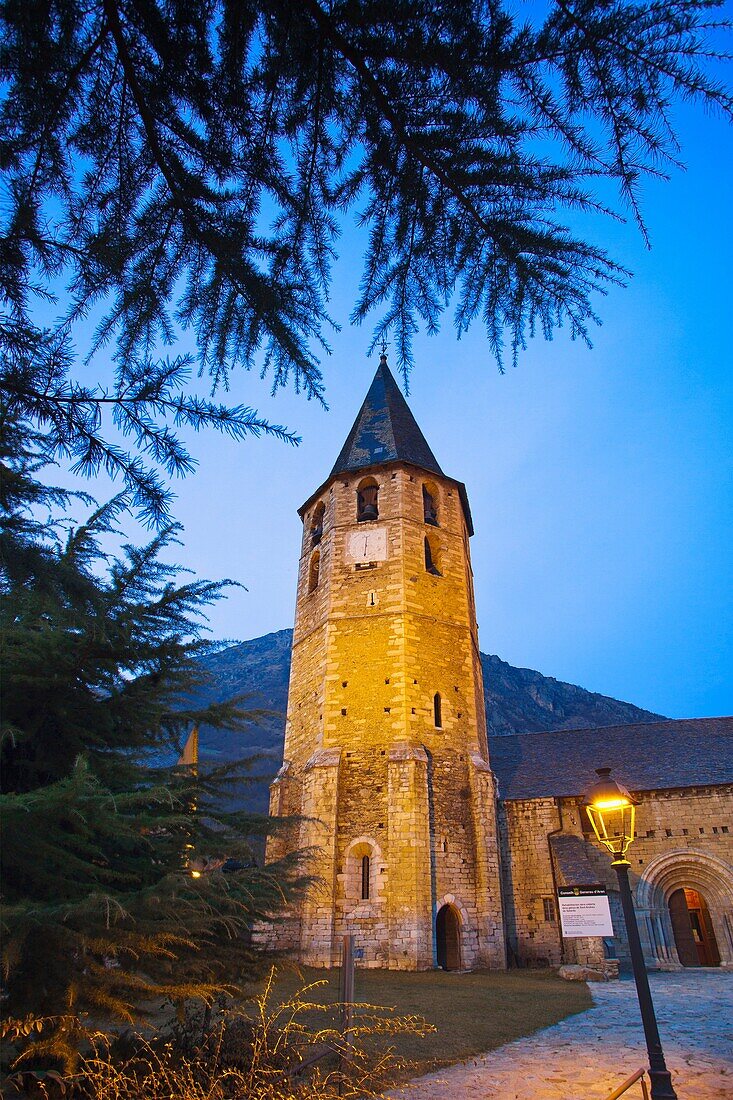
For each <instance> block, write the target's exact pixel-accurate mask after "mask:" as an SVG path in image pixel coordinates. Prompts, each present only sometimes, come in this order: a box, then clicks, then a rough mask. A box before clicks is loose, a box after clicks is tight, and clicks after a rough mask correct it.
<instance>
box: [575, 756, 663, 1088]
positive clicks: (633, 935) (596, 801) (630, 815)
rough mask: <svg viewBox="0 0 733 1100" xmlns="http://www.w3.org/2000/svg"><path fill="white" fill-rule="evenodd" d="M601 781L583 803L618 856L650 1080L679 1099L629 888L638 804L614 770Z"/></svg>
mask: <svg viewBox="0 0 733 1100" xmlns="http://www.w3.org/2000/svg"><path fill="white" fill-rule="evenodd" d="M596 775H597V776H598V780H597V781H596V782H595V783H594V784H593V786H592V787H590V788H589V789H588V790H587V791H586V792H585V795H584V797H583V802H584V805H585V808H586V811H587V813H588V817H589V818H590V823H591V825H592V826H593V831H594V833H595V834H596V836H597V837H598V839H599V840H600V842H601V844H603V845H604V847H606V848H608V850H609V852H610V853H611V855H612V856H613V857H614V860H613V864H612V866H613V867H615V868H616V874H617V875H618V885H619V891H620V893H621V905H622V908H623V911H624V921H625V922H626V933H627V935H628V938H629V950H630V952H631V965H632V967H633V970H634V981H635V982H636V992H637V995H638V997H639V1008H640V1010H641V1022H642V1024H643V1026H644V1037H645V1039H646V1048H647V1051H648V1052H649V1079H650V1081H651V1086H652V1100H676V1097H677V1093H676V1092H675V1091H674V1088H673V1086H672V1078H671V1076H670V1073H669V1070H668V1069H667V1066H666V1063H665V1061H664V1051H663V1050H662V1043H661V1040H660V1038H659V1028H658V1027H657V1018H656V1016H655V1014H654V1005H653V1003H652V995H651V992H650V990H649V979H648V977H647V973H646V966H645V965H644V955H643V953H642V950H641V940H640V939H639V928H638V925H637V923H636V914H635V912H634V902H633V899H632V897H631V886H630V885H629V867H630V863H629V861H628V860H627V859H626V850H627V848H628V847H629V844H631V842H632V840H633V839H634V816H635V813H636V803H635V802H634V799H633V798H632V797H631V795H630V794H629V792H628V791H627V790H626V788H625V787H624V786H622V785H621V783H618V782H617V781H616V780H615V779H611V769H610V768H598V769H597V770H596Z"/></svg>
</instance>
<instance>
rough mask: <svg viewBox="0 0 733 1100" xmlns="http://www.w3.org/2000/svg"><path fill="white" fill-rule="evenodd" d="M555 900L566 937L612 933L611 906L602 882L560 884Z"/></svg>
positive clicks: (609, 934)
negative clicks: (575, 884)
mask: <svg viewBox="0 0 733 1100" xmlns="http://www.w3.org/2000/svg"><path fill="white" fill-rule="evenodd" d="M557 903H558V908H559V910H560V926H561V928H562V934H563V936H564V937H565V939H573V938H575V937H578V936H612V935H613V924H612V923H611V909H610V906H609V904H608V894H607V893H606V887H605V886H604V885H603V883H599V882H594V883H590V884H589V885H583V886H559V887H558V890H557Z"/></svg>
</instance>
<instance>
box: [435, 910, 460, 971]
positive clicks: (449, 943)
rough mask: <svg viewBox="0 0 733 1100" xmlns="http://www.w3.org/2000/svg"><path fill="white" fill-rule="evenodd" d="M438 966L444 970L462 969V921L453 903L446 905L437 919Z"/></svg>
mask: <svg viewBox="0 0 733 1100" xmlns="http://www.w3.org/2000/svg"><path fill="white" fill-rule="evenodd" d="M435 938H436V945H437V956H438V966H440V967H442V969H443V970H460V969H461V923H460V920H459V917H458V913H457V912H456V910H455V909H454V908H453V906H452V905H444V906H443V908H442V909H440V910H439V912H438V916H437V918H436V921H435Z"/></svg>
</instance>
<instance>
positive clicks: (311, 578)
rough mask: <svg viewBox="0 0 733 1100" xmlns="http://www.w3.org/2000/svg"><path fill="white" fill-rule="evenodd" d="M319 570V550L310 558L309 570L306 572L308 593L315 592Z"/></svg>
mask: <svg viewBox="0 0 733 1100" xmlns="http://www.w3.org/2000/svg"><path fill="white" fill-rule="evenodd" d="M320 570H321V553H320V550H316V551H315V553H314V554H313V557H312V558H311V563H310V569H309V571H308V591H309V592H315V590H316V589H317V588H318V576H319V573H320Z"/></svg>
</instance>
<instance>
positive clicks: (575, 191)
mask: <svg viewBox="0 0 733 1100" xmlns="http://www.w3.org/2000/svg"><path fill="white" fill-rule="evenodd" d="M716 6H718V2H717V0H664V2H662V0H651V2H650V0H636V2H633V0H548V2H547V3H546V4H538V5H534V6H529V10H530V13H531V17H530V16H526V15H524V14H520V13H519V12H517V11H516V10H515V7H514V5H512V4H510V3H508V2H502V0H437V2H436V0H390V2H389V3H385V2H384V0H358V2H356V0H337V2H333V3H329V4H324V3H322V2H320V0H265V2H262V0H257V2H253V0H213V2H212V0H144V2H143V0H86V2H85V3H81V2H80V0H5V3H4V4H3V14H4V19H5V38H4V46H3V49H2V55H1V58H2V60H1V66H2V74H3V78H4V80H5V81H6V85H5V97H4V103H3V108H2V133H3V138H2V145H1V146H0V163H1V164H2V167H3V170H4V172H5V175H6V180H7V196H8V197H7V202H6V203H5V208H4V213H3V218H2V233H3V237H2V244H1V246H0V286H1V287H2V293H3V295H4V297H5V300H6V303H7V309H8V327H7V328H6V331H5V345H4V355H5V365H4V381H3V384H4V385H5V386H6V387H7V389H8V391H9V393H10V394H11V395H12V397H13V399H14V400H16V401H17V402H19V403H21V404H22V405H23V407H24V408H25V410H27V412H28V414H29V415H31V416H33V417H34V418H35V420H36V422H37V423H38V424H39V425H42V426H43V427H44V428H45V430H46V431H47V432H48V434H49V445H50V446H52V447H53V448H55V449H56V451H60V452H62V453H65V454H67V455H70V456H71V457H72V459H73V461H74V462H75V464H76V467H77V468H78V469H80V470H82V471H84V472H88V471H90V470H91V471H93V470H95V469H97V468H99V466H100V465H101V466H105V467H106V468H107V469H108V470H109V471H110V472H111V473H116V472H121V473H122V474H123V475H124V476H125V477H126V478H127V481H128V485H129V486H130V488H131V489H132V492H133V494H134V497H135V503H136V505H137V506H138V507H140V508H141V509H142V510H147V511H148V513H149V515H150V516H151V517H152V519H153V520H154V521H155V522H161V521H163V520H164V519H165V515H166V508H167V497H166V490H165V487H164V486H163V485H162V483H161V481H160V478H159V476H157V475H156V469H160V468H163V469H164V470H166V471H167V472H168V473H172V472H185V470H186V468H187V466H188V465H189V464H190V461H191V460H190V457H189V455H188V454H187V452H186V449H185V447H184V446H183V445H182V443H181V441H180V439H179V438H178V437H177V435H176V432H175V428H176V426H181V425H193V426H194V427H197V428H198V427H204V426H207V425H211V426H214V427H218V428H220V429H223V430H225V431H229V432H232V433H234V434H236V435H245V434H247V433H248V432H251V431H257V430H265V431H266V430H275V431H277V432H279V434H287V433H284V431H283V429H277V428H276V429H271V427H270V426H269V425H266V424H265V423H264V422H263V421H261V420H260V419H259V418H258V417H257V416H256V414H255V413H254V412H253V411H252V410H251V409H246V408H242V407H237V408H233V409H227V408H226V406H223V405H221V404H219V403H217V402H216V401H215V400H212V399H210V398H206V399H203V398H197V397H195V396H193V394H192V393H191V392H190V386H189V375H190V372H191V370H192V369H193V370H198V372H199V373H200V374H201V375H203V377H205V378H209V379H210V383H211V385H212V387H213V389H214V391H217V390H221V389H225V388H226V386H227V384H228V381H229V379H230V376H231V373H232V371H234V370H235V369H236V368H237V367H244V368H247V369H249V368H251V367H253V366H256V367H257V368H258V369H259V370H261V371H263V372H270V377H271V381H272V384H273V386H274V387H278V386H283V385H286V384H287V383H288V382H292V383H293V384H294V385H295V386H296V387H297V388H302V389H303V390H304V391H305V392H306V394H307V395H308V396H309V397H314V398H316V399H320V400H322V399H323V385H322V377H321V373H320V369H319V361H318V355H317V349H319V347H320V349H321V350H322V349H324V348H326V347H327V335H328V329H329V325H330V324H331V323H332V322H331V319H330V318H329V314H328V292H329V287H330V283H331V278H332V264H333V261H334V259H335V256H336V245H337V239H338V235H339V231H340V228H341V226H342V224H343V218H344V215H345V214H346V213H348V212H352V213H355V214H356V216H357V219H358V221H359V222H360V224H361V225H362V227H363V228H364V230H365V233H366V241H367V243H366V246H365V254H364V268H363V278H362V282H361V289H360V293H359V297H358V300H357V302H356V304H355V306H354V311H353V315H352V320H354V321H362V320H364V319H365V318H366V317H367V316H368V315H369V314H371V313H374V314H375V317H376V330H375V340H376V339H379V338H380V337H382V336H383V335H385V334H386V333H389V332H391V333H392V334H393V335H394V336H395V338H396V343H397V348H398V358H399V363H400V366H401V368H402V369H403V371H404V372H405V374H406V373H407V371H408V369H409V366H410V363H411V354H412V353H411V341H412V338H413V336H414V333H415V331H416V329H417V327H418V325H420V324H423V325H425V326H426V327H427V328H428V330H431V331H434V330H435V329H436V328H437V326H438V324H439V321H440V318H441V316H442V314H443V312H444V311H445V310H446V309H447V308H448V307H449V306H451V307H452V308H453V310H454V313H453V316H454V321H455V325H456V327H457V330H458V332H459V333H461V332H464V331H465V330H466V329H467V327H468V326H469V325H470V324H472V323H473V322H474V321H477V320H478V321H480V322H482V323H483V324H484V325H485V327H486V331H487V335H488V339H489V343H490V345H491V347H492V349H493V351H494V353H495V355H496V356H497V357H498V358H499V360H500V361H501V357H502V353H503V349H504V346H505V343H507V342H508V346H509V349H510V351H511V353H512V354H513V355H515V356H516V353H517V350H518V349H519V348H520V347H521V346H522V345H523V344H524V342H525V340H526V338H527V336H528V334H530V333H533V332H534V331H535V330H537V329H539V330H541V331H542V332H543V333H544V334H545V336H548V337H549V336H550V335H551V334H552V332H553V330H554V329H555V328H556V327H557V326H559V325H567V326H568V327H569V329H570V331H571V333H572V335H573V336H579V337H582V338H587V335H588V326H589V323H590V322H591V321H592V320H593V318H594V307H593V299H594V297H595V294H596V292H603V291H604V290H605V288H607V287H608V285H609V284H611V283H614V282H617V281H619V280H620V279H622V278H623V274H624V273H623V272H622V271H621V270H620V269H619V267H618V266H617V265H616V264H615V263H614V261H613V259H612V258H611V257H610V256H609V255H607V253H606V252H605V251H604V250H603V249H601V248H599V247H597V246H596V245H594V244H592V243H590V242H589V241H587V240H584V239H583V238H582V237H580V236H577V235H574V233H573V232H571V231H570V230H569V229H568V228H566V225H565V221H566V218H567V216H568V214H569V213H570V212H573V211H601V210H603V209H605V206H604V202H603V201H602V200H601V198H600V197H599V195H600V194H601V193H602V192H605V191H607V188H601V190H599V185H601V184H603V182H604V181H610V182H611V183H612V184H614V185H616V187H617V193H618V194H619V195H620V198H621V200H622V207H623V205H625V206H626V207H628V208H630V209H631V211H633V214H634V215H635V217H636V218H637V220H638V222H639V225H640V226H641V227H642V231H644V223H643V219H642V215H641V209H640V205H639V190H640V185H641V183H642V181H643V179H644V178H645V177H647V176H649V175H659V174H664V173H665V172H666V171H667V170H668V168H669V167H670V166H671V165H672V164H674V163H675V162H676V158H677V154H678V148H677V141H676V137H675V132H674V124H673V117H672V107H673V104H674V101H675V99H677V98H679V97H688V98H694V99H698V100H701V101H703V102H704V103H706V104H708V105H711V106H717V107H719V108H720V109H722V110H723V111H725V112H727V113H728V114H730V113H731V110H732V107H733V100H732V99H731V95H730V93H729V91H728V90H726V89H725V88H724V87H722V86H720V85H719V84H718V83H716V80H715V78H714V75H713V72H712V71H711V70H710V68H709V67H708V62H710V61H711V60H714V59H715V58H716V57H718V56H719V54H717V53H716V52H715V49H714V48H713V46H711V45H710V36H711V35H712V34H713V32H714V31H715V29H716V24H715V23H714V21H713V19H712V15H711V13H712V11H713V9H714V8H715V7H716ZM520 11H521V9H520ZM54 295H58V296H59V298H60V300H61V314H60V319H58V320H56V321H54V322H53V323H52V324H51V323H49V322H48V321H47V320H45V321H44V320H41V319H40V318H41V315H42V311H41V310H39V303H43V302H44V301H45V302H48V301H49V300H50V299H52V298H53V296H54ZM48 315H49V314H48V311H46V312H45V314H43V316H44V317H45V318H48ZM82 320H87V322H88V323H91V322H92V321H93V322H94V325H95V326H96V327H95V335H94V338H93V340H92V342H91V348H90V350H89V353H88V356H87V359H86V360H85V370H86V371H87V373H90V374H91V375H92V377H93V378H94V381H93V382H91V383H89V382H83V381H81V377H82V372H81V370H80V371H79V372H75V373H73V374H72V370H71V367H72V365H73V364H74V362H75V360H76V354H77V353H76V348H75V345H74V340H75V339H76V337H75V333H76V330H77V326H78V324H79V322H80V321H82ZM182 329H190V330H192V332H193V334H194V337H195V346H196V352H195V354H194V355H193V356H192V357H191V358H188V357H186V356H180V355H179V356H176V357H174V358H173V359H172V360H170V361H168V360H165V359H160V357H159V356H160V348H161V347H162V346H164V345H175V344H176V342H177V340H178V338H179V336H180V333H181V330H182ZM89 359H91V361H92V363H93V367H90V366H89ZM105 410H107V411H111V413H112V414H113V418H114V421H115V423H116V426H117V427H118V428H119V429H120V430H121V431H122V432H123V433H125V434H126V435H128V436H129V437H131V438H132V439H133V440H135V441H136V443H137V445H138V446H139V447H140V449H141V450H142V452H143V454H144V456H145V457H144V458H143V457H141V456H140V455H136V456H132V455H131V454H130V452H129V451H127V450H126V449H125V447H124V446H120V445H114V444H113V443H111V442H110V441H109V439H108V438H107V437H106V436H105V435H104V434H103V433H102V431H101V430H100V427H101V425H100V420H101V417H102V413H103V412H104V411H105Z"/></svg>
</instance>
